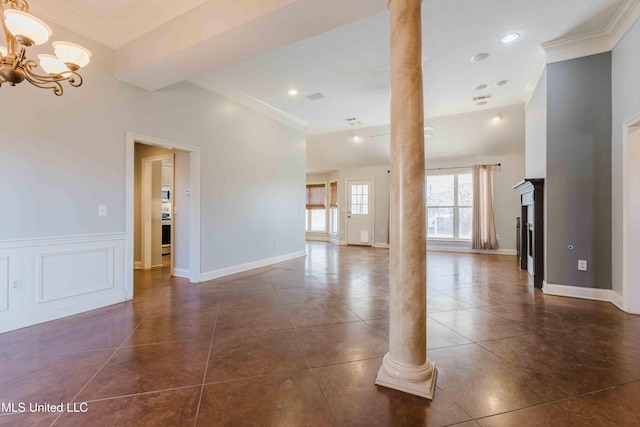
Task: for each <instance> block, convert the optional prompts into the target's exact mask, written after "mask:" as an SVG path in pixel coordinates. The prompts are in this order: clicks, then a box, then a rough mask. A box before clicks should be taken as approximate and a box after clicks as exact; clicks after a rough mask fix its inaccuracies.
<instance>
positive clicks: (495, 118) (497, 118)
mask: <svg viewBox="0 0 640 427" xmlns="http://www.w3.org/2000/svg"><path fill="white" fill-rule="evenodd" d="M491 121H492V122H493V123H498V122H501V121H502V114H496V115H495V116H493V118H492V119H491Z"/></svg>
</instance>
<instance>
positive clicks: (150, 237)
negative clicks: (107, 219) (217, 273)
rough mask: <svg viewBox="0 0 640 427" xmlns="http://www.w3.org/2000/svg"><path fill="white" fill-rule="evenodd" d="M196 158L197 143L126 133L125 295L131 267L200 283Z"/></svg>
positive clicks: (129, 285)
mask: <svg viewBox="0 0 640 427" xmlns="http://www.w3.org/2000/svg"><path fill="white" fill-rule="evenodd" d="M200 162H201V160H200V148H199V147H194V146H190V145H186V144H179V143H176V142H172V141H167V140H163V139H160V138H155V137H151V136H145V135H138V134H133V133H128V134H127V212H126V215H127V267H128V268H127V283H126V292H127V299H132V298H133V293H134V292H133V291H134V269H135V268H139V269H148V268H152V267H158V268H160V267H163V268H168V269H170V270H169V271H170V274H171V275H176V276H180V277H186V278H188V279H189V281H190V282H191V283H198V282H200ZM163 217H164V222H165V224H163ZM167 220H168V222H167ZM167 224H168V225H170V227H169V229H168V233H169V236H167V235H166V233H167V231H165V236H164V237H165V239H163V236H162V234H163V233H162V227H163V225H167ZM165 230H166V228H165ZM167 237H168V239H167ZM163 240H164V241H165V242H166V243H165V244H164V247H163V242H162V241H163ZM163 251H165V252H168V253H166V254H164V256H163V254H162V252H163ZM163 258H164V259H163ZM167 264H169V265H168V266H167Z"/></svg>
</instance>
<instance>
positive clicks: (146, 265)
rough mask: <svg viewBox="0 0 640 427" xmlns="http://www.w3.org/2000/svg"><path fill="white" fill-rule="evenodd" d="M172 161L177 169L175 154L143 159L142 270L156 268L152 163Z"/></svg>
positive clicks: (141, 193) (141, 209) (141, 194)
mask: <svg viewBox="0 0 640 427" xmlns="http://www.w3.org/2000/svg"><path fill="white" fill-rule="evenodd" d="M163 160H171V168H172V174H173V168H174V167H175V154H174V153H171V154H162V155H159V156H151V157H143V158H142V159H141V161H142V168H141V169H140V177H141V185H140V190H141V191H140V259H141V260H142V269H143V270H148V269H150V268H154V267H161V266H162V265H160V266H157V265H151V249H150V248H151V240H152V233H151V208H150V207H151V199H152V194H151V191H150V189H151V163H154V162H158V161H160V162H161V161H163ZM163 187H164V186H163ZM171 194H173V179H172V181H171ZM171 206H172V208H173V203H172V205H171ZM173 229H174V227H173V212H172V214H171V253H172V254H173ZM174 258H175V256H172V257H171V275H173V260H174Z"/></svg>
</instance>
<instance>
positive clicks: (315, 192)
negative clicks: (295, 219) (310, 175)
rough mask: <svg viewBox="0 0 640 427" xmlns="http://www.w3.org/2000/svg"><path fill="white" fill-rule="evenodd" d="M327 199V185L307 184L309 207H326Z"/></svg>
mask: <svg viewBox="0 0 640 427" xmlns="http://www.w3.org/2000/svg"><path fill="white" fill-rule="evenodd" d="M325 199H326V185H324V184H308V185H307V209H324V208H325V207H326V206H325Z"/></svg>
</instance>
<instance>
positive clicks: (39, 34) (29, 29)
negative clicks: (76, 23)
mask: <svg viewBox="0 0 640 427" xmlns="http://www.w3.org/2000/svg"><path fill="white" fill-rule="evenodd" d="M4 17H5V20H4V22H5V24H6V26H7V29H8V30H9V32H10V33H11V34H13V35H14V37H16V38H17V39H19V38H21V37H22V38H24V37H26V38H27V39H28V41H30V42H32V43H33V44H34V45H39V44H43V43H46V42H47V40H49V37H51V34H52V32H51V28H49V26H48V25H47V24H45V23H44V22H42V21H41V20H39V19H38V18H36V17H35V16H33V15H29V14H28V13H25V12H21V11H19V10H16V9H7V10H5V11H4ZM20 42H21V43H22V44H27V45H28V43H24V41H20Z"/></svg>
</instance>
